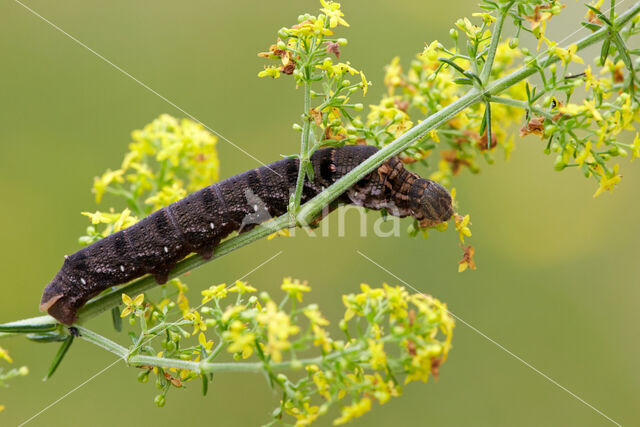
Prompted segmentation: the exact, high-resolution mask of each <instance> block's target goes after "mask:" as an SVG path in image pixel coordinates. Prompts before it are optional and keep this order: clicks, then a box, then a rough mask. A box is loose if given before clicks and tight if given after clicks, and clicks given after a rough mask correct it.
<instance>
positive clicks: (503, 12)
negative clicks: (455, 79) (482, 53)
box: [480, 0, 515, 84]
mask: <svg viewBox="0 0 640 427" xmlns="http://www.w3.org/2000/svg"><path fill="white" fill-rule="evenodd" d="M513 3H515V0H512V1H511V2H509V4H507V5H506V6H505V7H504V8H501V9H500V16H498V20H497V21H496V25H495V27H494V28H493V34H491V43H490V44H489V51H488V52H487V60H486V61H485V63H484V66H483V67H482V71H481V72H480V80H481V81H482V84H487V83H488V82H489V75H490V74H491V68H493V60H494V59H495V57H496V51H497V50H498V43H499V42H500V35H501V34H502V26H503V25H504V20H505V18H506V17H507V15H508V14H509V10H511V6H513Z"/></svg>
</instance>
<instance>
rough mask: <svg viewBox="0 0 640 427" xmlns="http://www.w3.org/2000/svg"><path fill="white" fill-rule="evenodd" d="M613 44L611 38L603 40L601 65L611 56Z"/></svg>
mask: <svg viewBox="0 0 640 427" xmlns="http://www.w3.org/2000/svg"><path fill="white" fill-rule="evenodd" d="M610 46H611V39H605V41H604V42H602V50H600V65H604V63H605V62H606V61H607V57H608V56H609V47H610Z"/></svg>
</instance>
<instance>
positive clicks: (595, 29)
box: [580, 21, 600, 31]
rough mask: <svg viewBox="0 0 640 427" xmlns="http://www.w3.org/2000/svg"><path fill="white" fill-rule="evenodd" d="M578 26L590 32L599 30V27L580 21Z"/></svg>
mask: <svg viewBox="0 0 640 427" xmlns="http://www.w3.org/2000/svg"><path fill="white" fill-rule="evenodd" d="M580 25H582V26H583V27H585V28H587V29H589V30H591V31H598V30H599V29H600V25H596V24H594V23H592V22H586V21H582V22H581V23H580Z"/></svg>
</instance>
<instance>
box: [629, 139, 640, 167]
mask: <svg viewBox="0 0 640 427" xmlns="http://www.w3.org/2000/svg"><path fill="white" fill-rule="evenodd" d="M636 157H640V136H639V134H638V132H636V137H635V138H634V139H633V145H632V146H631V161H633V159H635V158H636Z"/></svg>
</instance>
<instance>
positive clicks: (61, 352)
mask: <svg viewBox="0 0 640 427" xmlns="http://www.w3.org/2000/svg"><path fill="white" fill-rule="evenodd" d="M73 338H74V337H73V335H69V336H67V339H66V340H64V342H63V343H62V345H61V346H60V349H59V350H58V353H56V356H55V357H54V358H53V362H52V363H51V367H50V368H49V372H47V376H46V377H44V381H46V380H48V379H49V378H51V376H52V375H53V373H54V372H55V371H56V369H58V366H60V362H62V359H64V356H65V355H66V354H67V351H68V350H69V347H71V344H72V343H73Z"/></svg>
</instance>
